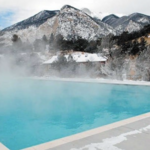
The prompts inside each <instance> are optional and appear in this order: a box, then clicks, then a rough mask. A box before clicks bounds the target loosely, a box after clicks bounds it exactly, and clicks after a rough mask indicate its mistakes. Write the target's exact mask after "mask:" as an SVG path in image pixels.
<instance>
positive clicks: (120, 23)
mask: <svg viewBox="0 0 150 150" xmlns="http://www.w3.org/2000/svg"><path fill="white" fill-rule="evenodd" d="M102 22H104V23H107V24H108V25H110V26H112V27H113V28H114V29H116V30H117V31H118V33H122V32H123V31H128V32H133V31H137V30H140V29H141V28H143V27H144V26H145V25H148V24H150V16H147V15H144V14H140V13H133V14H131V15H129V16H123V17H121V18H119V17H117V16H115V15H113V14H112V15H109V16H106V17H105V18H103V20H102Z"/></svg>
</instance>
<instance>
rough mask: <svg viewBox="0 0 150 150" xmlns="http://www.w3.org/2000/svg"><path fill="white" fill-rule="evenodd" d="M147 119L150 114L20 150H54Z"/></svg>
mask: <svg viewBox="0 0 150 150" xmlns="http://www.w3.org/2000/svg"><path fill="white" fill-rule="evenodd" d="M148 117H150V112H149V113H146V114H143V115H139V116H136V117H132V118H129V119H125V120H122V121H119V122H115V123H112V124H109V125H105V126H102V127H99V128H95V129H92V130H88V131H85V132H81V133H78V134H75V135H71V136H68V137H64V138H61V139H57V140H54V141H50V142H47V143H43V144H39V145H35V146H32V147H28V148H25V149H22V150H46V149H50V148H55V147H57V146H61V145H64V144H67V143H70V142H73V141H76V140H80V139H83V138H86V137H89V136H92V135H96V134H99V133H102V132H105V131H109V130H112V129H115V128H118V127H121V126H123V125H127V124H130V123H134V122H136V121H140V120H141V121H142V120H143V119H145V118H148Z"/></svg>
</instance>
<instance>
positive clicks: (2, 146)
mask: <svg viewBox="0 0 150 150" xmlns="http://www.w3.org/2000/svg"><path fill="white" fill-rule="evenodd" d="M0 150H9V149H8V148H7V147H6V146H5V145H4V144H2V143H1V142H0Z"/></svg>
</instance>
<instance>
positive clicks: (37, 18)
mask: <svg viewBox="0 0 150 150" xmlns="http://www.w3.org/2000/svg"><path fill="white" fill-rule="evenodd" d="M58 12H59V11H58V10H56V11H48V10H44V11H41V12H39V13H38V14H36V15H34V16H32V17H30V18H28V19H26V20H23V21H21V22H19V23H16V24H14V25H12V26H10V27H8V28H5V29H4V30H3V32H7V31H13V30H16V31H17V30H21V29H26V28H29V27H30V26H36V27H38V26H40V25H41V24H43V23H44V22H45V21H47V19H49V18H52V17H54V16H55V15H56V14H57V13H58Z"/></svg>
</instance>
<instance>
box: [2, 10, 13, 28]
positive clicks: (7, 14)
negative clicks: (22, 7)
mask: <svg viewBox="0 0 150 150" xmlns="http://www.w3.org/2000/svg"><path fill="white" fill-rule="evenodd" d="M13 15H14V12H12V11H7V10H6V11H4V12H1V13H0V28H5V27H7V26H9V25H11V23H12V22H13V20H12V19H13Z"/></svg>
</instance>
